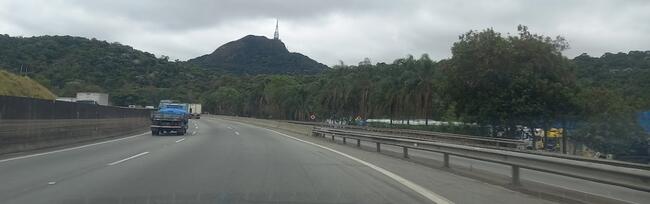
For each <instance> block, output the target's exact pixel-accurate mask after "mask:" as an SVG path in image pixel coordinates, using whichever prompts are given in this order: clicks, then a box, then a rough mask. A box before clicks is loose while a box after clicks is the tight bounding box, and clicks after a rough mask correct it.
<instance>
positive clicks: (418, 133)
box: [286, 121, 650, 170]
mask: <svg viewBox="0 0 650 204" xmlns="http://www.w3.org/2000/svg"><path fill="white" fill-rule="evenodd" d="M286 122H288V123H294V124H301V125H310V126H315V127H328V126H329V124H325V123H321V122H306V121H286ZM336 127H338V128H343V129H356V130H363V131H371V132H376V133H386V134H394V133H396V134H399V135H403V136H404V138H411V139H423V140H428V141H432V142H437V141H438V140H435V138H437V137H445V135H446V136H449V137H447V138H448V140H445V141H444V142H452V143H456V144H462V145H470V146H476V147H483V148H491V149H495V148H496V149H501V150H507V151H513V152H519V153H524V154H530V155H539V156H547V157H555V158H562V159H569V160H575V161H584V162H591V163H598V164H606V165H613V166H618V167H626V168H635V169H644V170H650V165H647V164H640V163H632V162H625V161H618V160H611V159H600V158H591V157H582V156H576V155H567V154H557V153H552V152H542V151H532V150H525V149H522V148H513V147H515V146H518V145H521V143H522V141H518V140H512V139H503V138H486V137H480V136H472V135H461V134H453V133H442V132H430V131H423V130H405V129H390V128H369V127H360V126H353V125H339V126H336ZM386 134H384V135H380V134H375V136H388V135H386ZM422 135H423V136H422ZM428 136H430V137H431V138H429V137H428ZM389 137H395V136H394V135H390V136H389ZM432 138H433V140H432ZM457 140H461V141H467V142H468V143H458V142H457ZM482 140H484V141H487V143H483V144H484V145H480V144H479V145H477V144H476V143H472V142H471V141H482Z"/></svg>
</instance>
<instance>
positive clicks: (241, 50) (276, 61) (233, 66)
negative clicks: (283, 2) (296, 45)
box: [188, 35, 328, 75]
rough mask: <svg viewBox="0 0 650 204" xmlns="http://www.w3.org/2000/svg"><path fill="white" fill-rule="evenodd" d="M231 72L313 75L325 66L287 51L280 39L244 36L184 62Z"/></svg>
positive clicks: (325, 67)
mask: <svg viewBox="0 0 650 204" xmlns="http://www.w3.org/2000/svg"><path fill="white" fill-rule="evenodd" d="M188 62H189V63H191V64H194V65H197V66H199V67H203V68H208V69H223V70H225V71H226V72H229V73H234V74H251V75H255V74H316V73H320V72H322V71H324V70H326V69H327V68H328V67H327V66H325V65H324V64H321V63H319V62H317V61H314V60H313V59H311V58H309V57H307V56H305V55H302V54H300V53H295V52H289V50H287V47H286V46H285V45H284V43H282V41H280V40H275V39H268V38H266V37H264V36H254V35H248V36H245V37H243V38H241V39H239V40H236V41H232V42H229V43H226V44H224V45H222V46H221V47H219V48H217V49H216V50H215V51H214V52H213V53H211V54H208V55H203V56H201V57H197V58H194V59H190V60H189V61H188Z"/></svg>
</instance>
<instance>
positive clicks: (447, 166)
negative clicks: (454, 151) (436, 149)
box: [442, 153, 449, 168]
mask: <svg viewBox="0 0 650 204" xmlns="http://www.w3.org/2000/svg"><path fill="white" fill-rule="evenodd" d="M442 156H443V158H444V159H443V160H444V162H445V168H449V154H447V153H442Z"/></svg>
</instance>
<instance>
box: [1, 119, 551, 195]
mask: <svg viewBox="0 0 650 204" xmlns="http://www.w3.org/2000/svg"><path fill="white" fill-rule="evenodd" d="M190 126H191V128H190V129H189V131H188V132H189V133H188V134H187V135H185V136H171V135H170V136H151V135H150V134H149V133H143V134H139V135H134V136H129V137H125V138H121V139H116V140H109V141H104V142H99V143H94V144H89V145H84V146H79V147H72V148H67V149H60V150H55V151H49V152H41V153H37V154H28V155H23V156H19V157H4V158H0V203H21V204H22V203H93V204H95V203H527V204H534V203H552V202H550V201H547V200H544V199H542V198H539V197H536V196H531V195H528V194H523V193H519V192H515V191H511V190H509V189H506V188H502V187H499V186H497V185H492V184H487V183H484V182H480V181H477V180H473V179H469V178H464V177H461V176H458V175H455V174H451V173H449V172H445V171H441V170H436V169H432V168H429V167H427V166H424V165H419V164H416V163H413V162H409V161H406V160H402V159H398V158H393V157H388V156H385V155H381V154H377V153H373V152H369V151H363V150H359V149H355V148H354V147H349V146H343V145H337V144H333V143H331V144H324V143H326V142H323V141H322V140H321V141H318V139H314V138H309V137H307V136H304V137H299V136H296V135H288V134H284V133H280V132H276V131H272V130H268V129H265V128H261V127H257V126H252V125H248V124H242V123H238V122H232V121H227V120H221V119H214V118H203V119H199V120H192V121H191V123H190Z"/></svg>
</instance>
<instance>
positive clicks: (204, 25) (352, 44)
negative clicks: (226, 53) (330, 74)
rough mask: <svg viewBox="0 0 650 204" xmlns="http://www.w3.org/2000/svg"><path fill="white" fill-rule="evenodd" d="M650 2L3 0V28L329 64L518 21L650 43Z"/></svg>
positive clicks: (148, 47)
mask: <svg viewBox="0 0 650 204" xmlns="http://www.w3.org/2000/svg"><path fill="white" fill-rule="evenodd" d="M649 10H650V1H645V0H628V1H614V0H595V1H586V0H581V1H578V0H576V1H562V0H532V1H517V0H497V1H488V0H482V1H469V0H468V1H434V0H407V1H391V0H385V1H378V0H351V1H340V2H333V1H316V0H263V1H242V0H195V1H182V0H162V1H154V0H140V1H129V0H113V1H106V0H100V1H83V0H60V1H49V0H26V1H10V0H0V33H7V34H10V35H20V36H32V35H75V36H84V37H89V38H92V37H95V38H98V39H104V40H108V41H118V42H120V43H123V44H128V45H131V46H133V47H135V48H137V49H141V50H144V51H148V52H151V53H154V54H156V55H167V56H170V57H171V58H172V59H177V58H178V59H181V60H186V59H189V58H193V57H196V56H199V55H202V54H206V53H209V52H212V51H213V50H214V49H216V48H217V47H218V46H219V45H221V44H223V43H226V42H228V41H232V40H235V39H238V38H240V37H243V36H244V35H247V34H255V35H266V36H271V35H272V33H273V28H274V19H275V18H278V19H280V36H281V38H282V40H283V41H284V42H285V44H287V46H288V47H289V49H290V50H292V51H295V52H301V53H304V54H306V55H308V56H310V57H312V58H314V59H316V60H319V61H321V62H323V63H326V64H329V65H332V64H336V63H337V61H338V60H339V59H340V60H344V61H345V62H347V63H350V64H354V63H356V62H358V61H360V60H361V59H363V58H364V57H369V58H371V59H372V60H373V61H385V62H390V61H392V60H394V59H396V58H399V57H403V56H405V55H407V54H413V55H416V56H417V55H420V54H422V53H428V54H429V55H430V56H431V57H432V58H434V59H442V58H447V57H449V56H450V51H449V48H450V46H451V45H452V44H453V42H455V41H456V40H457V39H458V35H460V34H462V33H464V32H467V31H468V30H470V29H472V30H482V29H485V28H489V27H492V28H494V29H495V30H497V31H499V32H502V33H514V32H515V28H516V26H517V25H518V24H524V25H528V26H529V28H530V29H531V30H532V31H533V32H536V33H540V34H544V35H549V36H556V35H561V36H564V37H565V38H567V40H568V41H569V43H570V44H571V49H570V50H567V51H566V52H565V54H566V55H567V56H569V57H573V56H576V55H578V54H581V53H589V54H590V55H594V56H599V55H601V54H603V53H604V52H627V51H629V50H649V49H650V38H648V36H650V23H648V22H650V12H647V11H649Z"/></svg>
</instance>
